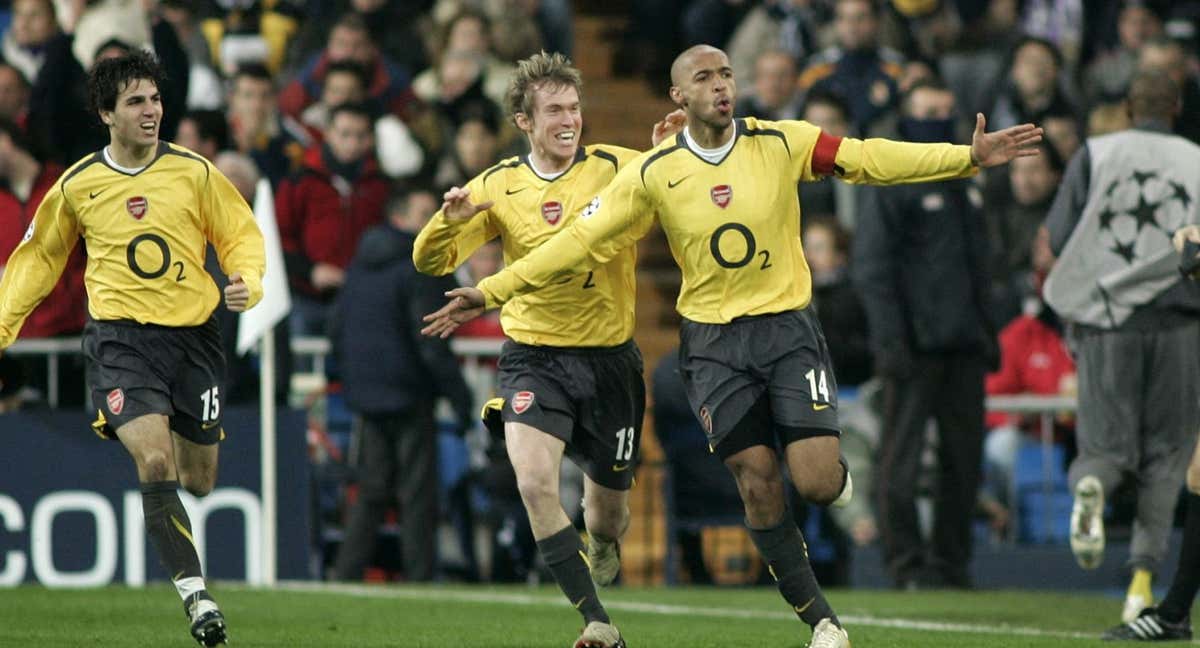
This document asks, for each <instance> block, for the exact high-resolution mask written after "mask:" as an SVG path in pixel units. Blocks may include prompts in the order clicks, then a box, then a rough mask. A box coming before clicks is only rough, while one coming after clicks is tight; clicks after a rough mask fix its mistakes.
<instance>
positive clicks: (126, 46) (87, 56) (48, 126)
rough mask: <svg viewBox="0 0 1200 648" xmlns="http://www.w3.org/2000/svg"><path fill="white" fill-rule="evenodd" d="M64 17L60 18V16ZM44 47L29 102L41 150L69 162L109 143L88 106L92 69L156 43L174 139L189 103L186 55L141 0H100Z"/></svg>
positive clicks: (167, 125) (168, 135)
mask: <svg viewBox="0 0 1200 648" xmlns="http://www.w3.org/2000/svg"><path fill="white" fill-rule="evenodd" d="M60 18H61V17H60ZM62 25H63V31H62V33H60V34H58V35H57V36H56V37H55V38H53V39H52V40H51V41H50V42H49V43H48V44H47V45H46V48H45V61H44V63H43V64H42V68H41V71H40V72H39V73H38V77H37V82H36V83H34V86H33V94H32V96H31V97H30V102H29V132H30V133H31V134H32V135H33V138H34V142H35V144H36V145H37V146H38V148H39V151H40V152H41V153H43V154H45V155H46V156H47V157H48V159H50V160H53V161H55V162H58V163H59V164H62V165H64V166H66V165H70V164H74V163H75V162H77V161H78V160H79V159H81V158H83V157H84V156H85V155H90V154H92V153H94V152H96V151H98V150H100V149H101V148H103V147H104V146H105V145H107V144H108V141H109V137H108V130H107V129H104V128H101V126H100V118H99V117H98V116H97V115H96V114H95V113H93V112H92V111H90V110H89V109H88V107H87V106H88V101H87V96H86V95H87V72H88V70H90V69H91V68H92V66H93V65H94V64H95V62H96V61H97V60H100V59H105V58H111V57H115V56H122V55H124V54H127V53H128V52H130V51H131V50H133V49H135V48H143V47H147V46H151V47H152V48H153V50H154V53H155V55H156V56H157V57H158V59H159V62H160V64H161V65H162V67H163V70H164V72H165V73H166V80H165V81H164V82H163V84H162V86H161V87H160V88H159V93H160V94H161V95H162V103H163V117H162V123H161V126H160V128H159V132H160V133H161V135H160V137H161V138H162V139H164V140H166V141H171V140H173V139H175V129H176V127H177V126H178V124H179V120H180V119H181V118H182V117H183V113H184V111H185V110H186V104H187V89H188V61H187V54H186V52H184V51H183V48H182V46H180V44H179V39H178V38H177V37H176V36H175V30H174V29H172V28H171V26H170V25H168V24H167V23H165V22H156V23H154V24H153V25H151V23H150V21H149V19H148V16H147V15H146V13H145V11H144V10H143V9H142V4H141V3H127V2H121V1H120V0H100V1H99V2H95V3H91V4H88V5H87V6H86V8H85V9H84V10H83V12H82V13H80V14H79V15H78V16H77V17H76V18H73V19H63V20H62Z"/></svg>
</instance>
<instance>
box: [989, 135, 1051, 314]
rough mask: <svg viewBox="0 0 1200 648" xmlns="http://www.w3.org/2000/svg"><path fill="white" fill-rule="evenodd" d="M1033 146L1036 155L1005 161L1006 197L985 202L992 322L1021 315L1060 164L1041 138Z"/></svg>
mask: <svg viewBox="0 0 1200 648" xmlns="http://www.w3.org/2000/svg"><path fill="white" fill-rule="evenodd" d="M1038 149H1039V151H1040V155H1033V156H1030V157H1023V158H1017V159H1015V160H1013V161H1012V162H1011V163H1010V164H1009V172H1008V174H1007V181H1008V185H1009V186H1008V191H1006V192H1004V193H1005V194H1006V196H1005V198H1006V199H1004V200H989V201H988V202H987V203H986V204H985V213H986V219H987V228H988V237H989V239H990V241H991V251H992V262H991V264H990V267H991V275H992V281H993V286H994V289H993V294H992V302H993V309H994V311H993V312H994V315H993V317H992V319H993V321H995V322H998V323H1007V322H1008V321H1010V320H1012V319H1013V318H1014V317H1016V316H1018V315H1019V314H1021V311H1022V305H1023V303H1024V301H1025V298H1026V297H1027V296H1028V292H1029V289H1030V286H1031V284H1030V281H1029V274H1030V272H1032V271H1033V257H1032V254H1033V249H1034V240H1035V239H1036V238H1037V237H1038V232H1039V230H1040V229H1041V227H1042V223H1043V222H1044V221H1045V220H1046V214H1047V212H1049V211H1050V203H1051V202H1053V201H1054V192H1055V190H1056V189H1058V183H1059V181H1060V180H1061V179H1062V174H1063V170H1064V166H1065V165H1064V164H1063V161H1062V158H1061V157H1059V156H1058V152H1057V151H1055V150H1054V148H1053V147H1052V146H1050V145H1049V144H1048V143H1046V142H1045V141H1043V142H1041V143H1040V144H1039V146H1038Z"/></svg>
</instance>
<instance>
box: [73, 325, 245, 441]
mask: <svg viewBox="0 0 1200 648" xmlns="http://www.w3.org/2000/svg"><path fill="white" fill-rule="evenodd" d="M83 353H84V356H85V357H86V358H87V360H88V364H87V382H88V389H89V390H90V391H91V395H92V405H93V407H95V408H96V415H97V416H96V420H95V422H93V423H92V430H93V431H95V432H96V434H98V435H99V436H100V437H101V438H104V439H116V438H117V435H116V431H117V430H118V429H119V428H120V427H121V426H123V425H125V424H127V423H129V422H130V421H132V420H134V419H136V418H139V417H142V416H146V415H148V414H161V415H163V416H166V417H167V418H168V420H169V424H170V428H171V430H173V431H174V432H176V433H178V434H179V435H180V436H182V437H183V438H185V439H187V440H188V441H191V442H192V443H196V444H199V445H212V444H214V443H217V442H219V441H221V440H222V439H224V438H225V432H224V429H223V428H222V426H221V409H222V405H223V402H222V393H221V378H222V377H223V376H224V375H225V356H224V354H223V352H222V351H221V337H220V332H219V330H218V329H217V323H216V320H215V319H210V320H209V321H208V322H207V323H205V324H202V325H200V326H189V327H170V326H158V325H154V324H138V323H136V322H126V321H93V322H89V323H88V325H87V327H86V328H85V329H84V332H83Z"/></svg>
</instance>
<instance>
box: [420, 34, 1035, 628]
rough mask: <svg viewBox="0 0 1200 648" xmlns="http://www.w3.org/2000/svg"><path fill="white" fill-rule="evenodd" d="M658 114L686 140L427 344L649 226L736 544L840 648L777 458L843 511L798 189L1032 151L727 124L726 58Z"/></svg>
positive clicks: (459, 297)
mask: <svg viewBox="0 0 1200 648" xmlns="http://www.w3.org/2000/svg"><path fill="white" fill-rule="evenodd" d="M671 78H672V84H673V85H672V88H671V99H672V100H673V101H674V102H675V103H676V104H677V105H679V106H680V107H682V108H683V109H684V111H685V112H686V114H687V123H688V125H687V128H686V129H685V130H684V132H682V133H680V134H678V135H677V136H675V137H674V138H671V139H669V140H667V141H664V142H663V143H662V144H660V145H659V146H657V147H656V148H655V149H654V150H652V151H648V152H647V153H645V154H643V155H641V156H640V157H638V158H637V159H636V160H634V161H633V162H632V163H630V164H628V165H626V166H625V167H624V168H623V169H622V170H621V172H620V173H618V174H617V177H616V178H615V179H614V180H613V182H612V183H611V184H610V185H609V186H608V187H606V188H605V189H604V191H602V192H600V194H599V195H598V196H597V197H596V199H595V200H593V201H592V203H591V204H590V205H589V206H588V207H587V208H586V209H585V210H584V212H583V213H582V214H581V215H580V218H579V219H578V220H576V221H575V222H574V223H573V224H572V226H571V227H569V228H568V229H567V230H565V231H563V232H561V233H559V234H558V235H556V236H555V237H554V238H552V239H550V240H549V241H547V242H545V243H543V244H542V245H541V246H540V247H539V248H538V249H537V250H536V251H534V252H532V253H530V254H529V255H528V256H526V257H524V258H523V259H520V260H518V261H516V262H515V263H513V264H511V265H510V266H509V267H508V268H506V269H505V270H503V271H501V272H500V273H498V274H496V275H493V276H492V277H489V278H487V279H484V280H483V281H482V282H480V284H479V286H478V287H477V288H460V289H457V290H454V291H451V292H450V293H449V296H451V297H452V300H451V302H450V303H449V304H448V305H447V306H446V307H445V308H443V309H442V310H440V311H438V312H437V313H434V314H432V315H430V316H429V317H428V318H427V320H428V321H430V325H429V326H428V327H426V329H425V330H426V332H428V333H430V334H440V335H446V334H448V333H449V332H450V331H453V330H454V328H456V327H457V326H458V324H459V323H460V322H462V321H466V320H467V319H470V318H471V317H474V316H475V315H477V314H478V313H479V312H482V310H483V309H484V308H485V307H495V306H497V305H501V304H505V303H507V302H509V301H510V300H512V299H514V298H517V297H518V296H524V295H525V294H526V293H528V292H530V291H535V290H537V289H539V288H540V287H542V286H546V285H551V284H553V283H555V282H557V281H561V280H562V278H563V277H566V276H571V275H572V274H573V273H578V272H581V271H582V270H583V269H584V268H587V267H591V266H592V265H594V264H598V263H604V262H605V261H608V260H609V259H611V258H613V256H614V255H616V254H619V253H621V251H623V250H626V249H628V248H629V247H630V246H631V245H633V243H634V242H635V241H636V240H637V239H638V238H640V237H641V236H642V235H644V234H645V233H646V231H647V230H648V229H649V228H650V226H651V225H652V224H653V222H654V219H655V217H656V216H657V218H658V221H659V222H660V223H661V225H662V227H663V230H664V231H665V232H666V235H667V239H668V242H669V244H670V246H671V252H672V254H673V256H674V257H675V260H676V262H677V263H679V265H680V267H681V268H682V270H683V285H682V289H681V292H680V296H679V302H678V310H679V312H680V313H681V314H682V315H683V316H684V318H685V320H684V324H683V328H682V331H681V335H680V337H681V348H680V361H681V362H680V365H681V372H682V374H683V380H684V384H685V386H686V388H687V391H688V399H689V400H690V402H691V404H692V406H693V408H694V409H695V411H696V415H697V418H698V419H699V420H700V422H701V424H702V425H703V426H704V428H705V430H706V431H707V433H708V436H709V443H710V446H711V447H712V448H713V450H714V452H716V453H717V454H718V455H720V456H721V458H722V459H723V460H724V461H725V464H726V465H727V466H728V467H729V469H730V470H731V471H732V473H733V475H734V477H735V479H736V481H737V483H738V489H739V491H740V492H741V495H742V500H743V502H744V504H745V507H746V523H747V526H748V527H749V530H750V536H751V538H752V539H753V540H754V543H755V545H756V546H757V547H758V549H759V551H760V552H761V553H762V555H763V557H764V559H765V560H766V562H767V564H768V565H769V567H770V570H771V573H772V574H773V575H774V577H775V579H776V581H777V582H778V584H779V590H780V593H781V594H782V595H783V597H784V599H785V600H787V602H788V603H789V604H790V605H791V606H792V608H793V609H794V610H795V612H796V614H797V615H798V616H799V617H800V618H801V619H802V620H804V621H805V622H806V623H808V624H809V626H810V627H812V629H813V637H812V642H811V644H810V645H812V646H821V647H823V648H843V647H846V646H849V638H848V636H847V634H846V631H845V630H844V629H843V628H842V627H841V624H840V622H839V621H838V619H837V616H836V615H835V614H834V613H833V610H832V608H831V607H830V606H829V604H828V603H827V602H826V601H825V598H824V596H823V595H822V594H821V590H820V587H819V586H818V584H817V582H816V578H815V577H814V576H813V572H812V568H811V567H810V566H809V564H808V558H807V552H806V550H805V546H804V540H803V538H802V537H801V535H800V531H799V530H798V529H797V528H796V525H795V524H794V523H793V522H792V520H791V518H790V517H789V516H788V515H787V507H786V505H785V498H784V491H783V480H782V479H781V476H780V473H779V457H778V456H777V454H776V451H775V448H776V445H777V444H778V446H779V447H781V448H783V453H784V459H785V461H786V463H787V466H788V469H789V473H790V475H791V479H792V483H793V484H794V485H795V486H796V489H797V490H798V491H799V493H800V494H801V495H802V496H803V497H804V498H805V499H807V500H809V501H811V502H814V503H817V504H830V503H834V502H836V501H838V500H842V501H847V500H848V498H849V497H850V494H851V481H850V475H849V473H848V472H847V471H846V468H845V463H844V462H843V461H841V459H840V456H839V441H838V436H839V434H840V432H839V428H838V420H837V384H836V381H835V380H834V377H833V370H832V367H831V365H830V362H829V353H828V350H827V349H826V347H825V340H824V336H823V335H822V333H821V330H820V326H819V324H818V323H817V319H816V317H815V316H814V314H813V313H812V311H811V309H809V308H808V306H809V301H810V299H811V288H812V285H811V277H810V275H809V270H808V265H807V263H806V262H805V260H804V255H803V252H802V249H801V245H800V236H799V234H800V207H799V203H798V201H797V199H796V183H797V181H800V180H815V179H817V178H819V177H821V176H826V175H836V176H838V177H840V178H842V179H844V180H847V181H850V182H862V183H875V184H895V183H900V182H922V181H930V180H943V179H948V178H955V177H965V176H969V175H972V174H974V173H975V172H976V169H977V167H979V166H991V165H995V164H1003V163H1005V162H1007V161H1009V160H1011V159H1012V158H1014V157H1016V156H1019V155H1032V154H1035V152H1034V151H1033V150H1032V149H1031V148H1030V147H1031V146H1032V145H1033V144H1035V143H1036V142H1037V141H1039V140H1040V139H1041V130H1040V129H1038V128H1035V127H1034V126H1032V125H1023V126H1016V127H1013V128H1010V129H1007V130H1003V131H999V132H996V133H991V134H985V133H984V132H983V127H984V122H983V116H982V115H980V116H979V117H978V120H977V124H976V130H975V136H974V142H973V144H972V145H971V146H952V145H949V144H908V143H900V142H891V141H887V140H866V141H862V140H856V139H851V138H838V137H833V136H831V135H828V134H826V133H822V132H821V130H820V129H819V128H817V127H816V126H813V125H812V124H809V123H806V122H799V121H779V122H766V121H759V120H757V119H754V118H747V119H738V120H735V119H734V118H733V105H734V101H735V99H736V84H735V82H734V79H733V71H732V69H731V67H730V64H729V59H728V57H726V55H725V53H724V52H722V51H721V50H719V49H716V48H714V47H710V46H704V45H702V46H697V47H694V48H691V49H689V50H687V51H685V52H684V53H683V54H681V55H680V56H679V58H678V59H676V61H675V63H674V65H673V66H672V74H671Z"/></svg>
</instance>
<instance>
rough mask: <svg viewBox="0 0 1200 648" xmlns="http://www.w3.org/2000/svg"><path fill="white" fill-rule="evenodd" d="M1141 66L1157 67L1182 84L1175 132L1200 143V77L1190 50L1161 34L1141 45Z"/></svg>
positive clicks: (1139, 61) (1144, 67) (1180, 85)
mask: <svg viewBox="0 0 1200 648" xmlns="http://www.w3.org/2000/svg"><path fill="white" fill-rule="evenodd" d="M1138 70H1157V71H1159V72H1162V73H1164V74H1166V75H1167V76H1169V77H1171V80H1172V81H1174V82H1175V83H1176V84H1177V85H1178V86H1179V92H1180V97H1181V108H1180V111H1179V113H1178V115H1177V116H1176V118H1175V133H1176V134H1178V135H1182V136H1184V137H1186V138H1188V139H1189V140H1191V141H1193V142H1195V143H1197V144H1200V81H1198V80H1197V79H1196V75H1195V73H1194V72H1192V66H1191V64H1190V62H1189V60H1188V56H1187V52H1186V51H1185V50H1184V48H1183V45H1181V44H1179V43H1178V42H1177V41H1173V40H1168V39H1165V38H1159V39H1154V40H1151V41H1150V42H1148V43H1146V44H1145V45H1144V46H1142V51H1141V56H1140V57H1139V58H1138Z"/></svg>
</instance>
